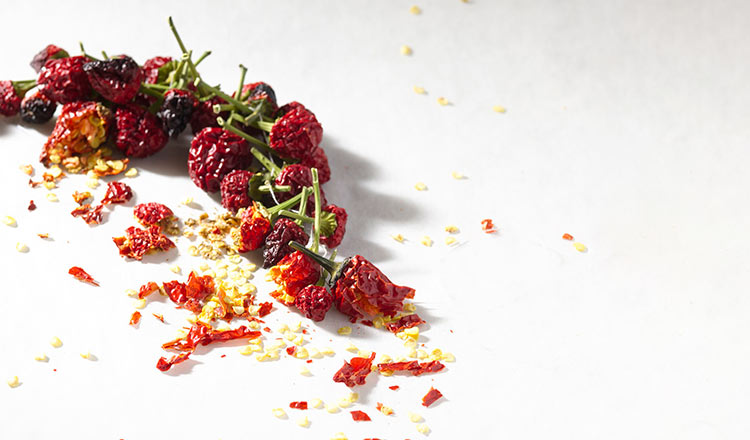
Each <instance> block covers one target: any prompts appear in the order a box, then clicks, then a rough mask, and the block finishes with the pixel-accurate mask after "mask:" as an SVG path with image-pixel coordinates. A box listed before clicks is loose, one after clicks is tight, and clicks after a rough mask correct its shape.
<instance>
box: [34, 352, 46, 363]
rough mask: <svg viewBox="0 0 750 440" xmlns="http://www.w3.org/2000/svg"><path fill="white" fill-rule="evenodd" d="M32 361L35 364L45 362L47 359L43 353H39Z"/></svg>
mask: <svg viewBox="0 0 750 440" xmlns="http://www.w3.org/2000/svg"><path fill="white" fill-rule="evenodd" d="M34 360H35V361H37V362H47V361H48V360H49V358H48V357H47V355H46V354H44V353H39V354H37V355H36V356H34Z"/></svg>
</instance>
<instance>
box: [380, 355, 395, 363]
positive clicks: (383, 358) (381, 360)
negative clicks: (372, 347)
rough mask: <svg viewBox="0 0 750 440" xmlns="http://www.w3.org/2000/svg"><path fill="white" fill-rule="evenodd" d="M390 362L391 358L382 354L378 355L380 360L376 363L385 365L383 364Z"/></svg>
mask: <svg viewBox="0 0 750 440" xmlns="http://www.w3.org/2000/svg"><path fill="white" fill-rule="evenodd" d="M392 360H393V359H391V357H390V356H388V355H387V354H382V355H380V360H379V361H378V363H379V364H385V363H387V362H390V361H392Z"/></svg>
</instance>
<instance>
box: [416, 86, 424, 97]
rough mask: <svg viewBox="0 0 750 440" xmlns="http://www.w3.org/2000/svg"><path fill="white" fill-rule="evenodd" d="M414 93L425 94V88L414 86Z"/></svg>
mask: <svg viewBox="0 0 750 440" xmlns="http://www.w3.org/2000/svg"><path fill="white" fill-rule="evenodd" d="M414 93H416V94H417V95H426V94H427V90H425V89H424V87H420V86H414Z"/></svg>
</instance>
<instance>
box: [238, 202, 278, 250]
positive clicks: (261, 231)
mask: <svg viewBox="0 0 750 440" xmlns="http://www.w3.org/2000/svg"><path fill="white" fill-rule="evenodd" d="M270 230H271V222H270V221H269V220H268V218H267V214H266V213H264V211H263V209H262V208H261V205H259V204H257V203H253V204H252V205H251V206H250V207H249V208H247V209H245V211H243V212H242V216H241V218H240V227H239V228H238V229H235V230H233V231H232V238H233V239H234V243H235V246H237V251H238V252H249V251H253V250H255V249H260V247H261V246H263V243H265V240H266V235H268V232H269V231H270Z"/></svg>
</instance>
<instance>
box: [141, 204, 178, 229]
mask: <svg viewBox="0 0 750 440" xmlns="http://www.w3.org/2000/svg"><path fill="white" fill-rule="evenodd" d="M133 215H135V218H136V220H138V223H140V224H142V225H143V226H145V227H149V226H155V225H158V226H165V225H167V224H168V223H169V222H170V221H171V220H173V219H174V213H173V212H172V210H171V209H169V208H168V207H167V206H165V205H162V204H161V203H153V202H152V203H141V204H139V205H135V208H133Z"/></svg>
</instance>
